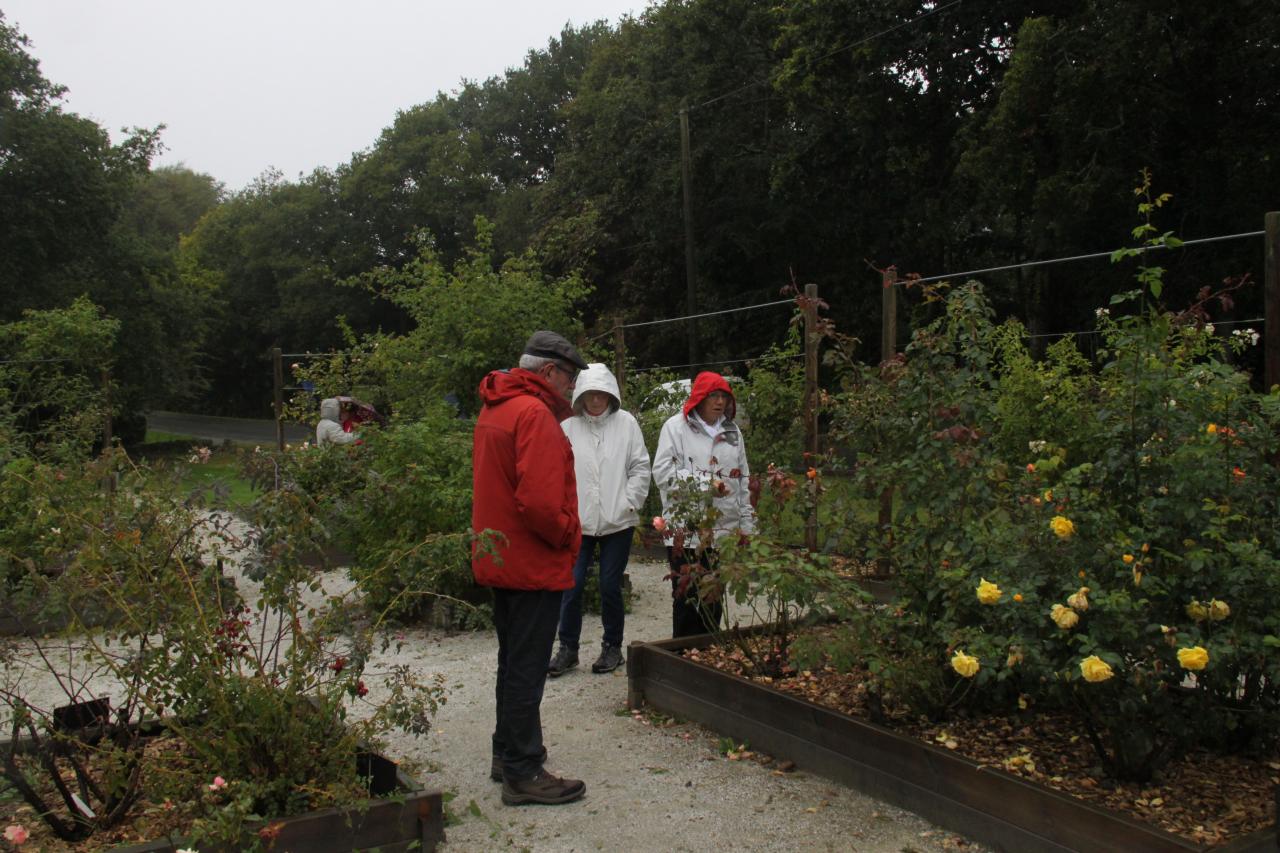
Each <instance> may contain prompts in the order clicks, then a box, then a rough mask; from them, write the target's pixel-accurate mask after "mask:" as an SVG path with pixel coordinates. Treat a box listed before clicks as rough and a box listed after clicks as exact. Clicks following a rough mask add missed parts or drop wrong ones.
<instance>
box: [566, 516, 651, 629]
mask: <svg viewBox="0 0 1280 853" xmlns="http://www.w3.org/2000/svg"><path fill="white" fill-rule="evenodd" d="M633 530H635V528H634V527H628V528H627V529H626V530H619V531H618V532H617V533H610V534H609V535H608V536H583V537H582V547H581V548H580V549H578V562H576V563H574V564H573V589H566V590H565V591H564V598H563V599H561V600H560V645H561V646H562V647H568V648H570V649H574V650H575V651H576V650H577V648H578V640H579V639H580V638H581V636H582V590H583V588H584V587H585V586H586V585H587V568H588V567H589V566H590V565H591V563H592V561H593V560H594V559H595V555H596V546H597V545H599V546H600V621H601V622H603V623H604V643H605V645H606V646H621V645H622V626H623V622H624V620H625V618H626V616H625V614H624V612H623V609H622V573H623V572H624V571H626V568H627V558H628V557H630V556H631V534H632V531H633Z"/></svg>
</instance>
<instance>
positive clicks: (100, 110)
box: [0, 0, 646, 190]
mask: <svg viewBox="0 0 1280 853" xmlns="http://www.w3.org/2000/svg"><path fill="white" fill-rule="evenodd" d="M645 6H646V2H645V0H452V2H444V0H363V2H357V0H346V2H340V0H0V11H3V13H4V17H5V20H6V22H7V23H8V24H9V25H10V26H15V25H16V26H17V27H18V29H19V30H20V31H22V32H23V33H25V34H26V35H27V36H28V37H29V38H30V39H31V41H32V45H31V47H30V50H31V53H32V54H33V55H34V56H35V57H36V58H37V59H38V60H40V67H41V70H42V71H43V72H44V76H45V77H46V78H48V79H49V80H51V81H52V82H54V83H60V84H62V85H64V86H66V87H67V89H68V92H67V97H66V99H65V101H64V102H63V103H64V105H65V107H66V108H67V109H69V110H71V111H73V112H77V113H79V114H81V115H83V116H87V117H89V118H92V119H94V120H95V121H97V122H98V123H99V124H101V125H103V126H104V127H106V128H107V129H108V130H110V131H111V132H112V136H113V138H114V139H116V140H117V141H118V140H119V138H120V134H119V130H120V128H122V127H135V126H137V127H153V126H155V125H157V124H164V125H166V130H165V131H164V134H163V137H162V139H163V141H164V144H165V146H166V150H165V152H164V153H163V154H162V155H161V156H160V157H159V158H158V159H157V160H156V161H155V165H165V164H174V163H182V164H184V165H186V166H187V167H188V168H191V169H194V170H196V171H198V172H205V173H207V174H210V175H213V177H215V178H217V179H218V180H220V181H222V182H223V183H224V184H226V186H227V189H229V190H238V189H241V188H243V187H244V186H245V185H246V184H248V183H249V182H250V181H252V180H253V179H254V178H255V177H257V176H258V175H259V174H261V173H262V172H263V171H264V170H265V169H267V168H269V167H275V168H278V169H279V170H280V171H281V172H283V173H284V176H285V177H286V178H288V179H289V180H296V179H297V178H298V176H299V175H300V174H306V173H309V172H310V171H311V170H312V169H314V168H315V167H317V166H327V167H334V166H337V165H338V164H340V163H344V162H346V161H347V160H348V159H350V157H351V155H352V153H353V152H355V151H359V150H361V149H364V148H368V147H370V146H371V145H372V144H373V143H374V141H375V140H376V139H377V137H378V134H379V132H380V131H381V130H382V129H383V128H384V127H387V126H388V125H390V124H391V123H392V122H393V121H394V120H395V114H396V111H397V110H402V109H406V108H408V107H411V106H413V105H414V104H419V103H422V102H424V101H429V100H431V99H432V98H434V97H435V95H436V93H437V92H439V91H445V92H449V91H453V90H455V89H456V88H457V87H458V84H459V82H460V81H461V80H463V79H464V78H465V79H474V80H484V79H486V78H488V77H492V76H495V75H499V74H502V73H503V72H504V71H506V70H507V69H508V68H514V67H518V66H520V65H521V64H523V62H524V57H525V54H526V53H527V52H528V51H529V50H531V49H535V48H542V47H545V46H546V44H547V42H548V40H549V39H551V38H552V37H553V36H557V35H558V34H559V33H560V31H561V29H562V28H563V27H564V25H565V24H566V23H572V24H574V25H575V26H580V25H582V24H585V23H590V22H592V21H596V20H601V19H603V20H607V21H609V23H611V24H616V23H617V22H618V20H619V18H620V17H621V16H622V15H624V14H627V13H630V14H632V15H637V16H638V15H639V14H640V13H641V12H642V11H643V10H644V8H645Z"/></svg>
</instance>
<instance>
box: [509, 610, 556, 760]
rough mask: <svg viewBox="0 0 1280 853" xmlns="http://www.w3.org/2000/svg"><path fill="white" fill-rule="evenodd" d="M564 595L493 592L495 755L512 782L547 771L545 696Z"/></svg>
mask: <svg viewBox="0 0 1280 853" xmlns="http://www.w3.org/2000/svg"><path fill="white" fill-rule="evenodd" d="M559 606H560V593H558V592H552V591H550V590H523V589H498V588H494V590H493V624H494V627H496V628H497V630H498V678H497V684H496V685H495V690H494V693H495V698H496V700H497V703H496V704H497V725H496V726H495V727H494V730H493V754H494V755H496V756H498V757H500V758H501V759H502V769H503V775H505V776H506V777H507V778H508V779H529V778H532V777H533V776H534V775H535V774H536V773H537V772H538V768H539V767H541V766H542V754H543V753H542V749H543V745H542V713H541V712H542V690H543V687H544V685H546V683H547V661H548V660H549V659H550V658H551V645H552V643H553V642H554V641H555V634H556V611H557V610H558V609H559Z"/></svg>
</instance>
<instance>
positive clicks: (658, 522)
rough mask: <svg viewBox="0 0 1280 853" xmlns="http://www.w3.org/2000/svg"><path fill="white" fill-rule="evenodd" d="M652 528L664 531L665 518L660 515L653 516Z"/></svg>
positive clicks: (660, 531)
mask: <svg viewBox="0 0 1280 853" xmlns="http://www.w3.org/2000/svg"><path fill="white" fill-rule="evenodd" d="M653 529H654V530H656V531H658V532H659V533H665V532H666V530H667V520H666V519H665V518H663V517H662V516H660V515H655V516H654V517H653Z"/></svg>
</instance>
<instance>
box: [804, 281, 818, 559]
mask: <svg viewBox="0 0 1280 853" xmlns="http://www.w3.org/2000/svg"><path fill="white" fill-rule="evenodd" d="M803 307H804V449H805V459H806V462H807V463H808V466H814V467H816V466H817V464H818V339H819V338H818V285H816V284H806V285H805V286H804V303H803ZM804 547H805V548H807V549H808V550H809V553H813V552H815V551H817V550H818V493H817V491H816V490H814V491H813V492H812V493H811V495H810V498H809V514H808V517H807V518H806V519H805V522H804Z"/></svg>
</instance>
